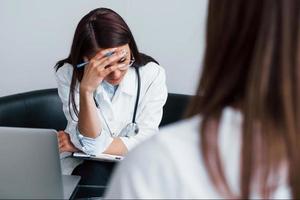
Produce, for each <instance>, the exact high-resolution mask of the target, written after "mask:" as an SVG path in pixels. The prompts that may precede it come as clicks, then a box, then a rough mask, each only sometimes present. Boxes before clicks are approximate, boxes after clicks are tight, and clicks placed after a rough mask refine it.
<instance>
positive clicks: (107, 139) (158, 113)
mask: <svg viewBox="0 0 300 200" xmlns="http://www.w3.org/2000/svg"><path fill="white" fill-rule="evenodd" d="M72 73H73V68H72V66H71V65H70V64H65V65H64V66H63V67H61V68H60V69H59V70H58V71H57V72H56V73H55V74H56V80H57V84H58V94H59V97H60V98H61V100H62V103H63V111H64V114H65V116H66V118H67V120H68V125H67V127H66V129H65V131H66V132H67V133H69V134H70V138H71V141H72V143H73V144H74V145H75V146H76V147H77V148H78V149H80V150H82V151H84V152H86V153H89V154H94V155H96V154H98V153H102V152H103V151H105V150H106V148H107V147H108V146H109V145H110V143H111V142H112V140H113V137H118V135H119V134H120V132H121V130H122V129H123V128H124V127H125V126H126V125H127V124H128V123H130V122H131V121H132V117H133V112H134V104H135V101H136V95H137V75H136V72H135V69H134V68H129V69H128V71H127V73H126V74H125V76H124V79H123V80H122V82H121V83H120V85H119V87H118V89H117V91H116V93H115V95H114V97H113V99H112V101H111V100H110V99H109V97H108V95H107V93H106V92H105V91H104V89H103V87H102V85H101V84H100V85H99V87H98V88H97V90H96V92H95V97H96V100H97V102H98V103H99V107H100V109H98V114H99V117H100V120H101V122H100V123H101V125H102V131H101V134H100V136H98V137H97V138H96V139H91V138H87V137H84V138H83V140H82V141H83V144H84V146H85V149H83V148H82V145H81V144H80V142H79V140H78V135H77V134H76V131H77V130H76V127H77V122H76V121H74V120H73V119H72V118H71V116H70V110H69V105H68V104H69V91H70V84H71V78H72ZM140 76H141V91H140V100H139V103H138V108H137V115H136V123H137V124H138V126H139V133H138V134H137V135H136V136H133V137H129V138H128V137H121V140H122V141H123V142H124V144H125V146H126V147H127V149H128V150H131V149H132V148H133V147H134V146H136V145H137V144H138V143H140V142H142V141H143V140H145V139H147V138H149V137H150V136H152V135H154V134H155V133H157V132H158V126H159V123H160V121H161V118H162V113H163V110H162V109H163V105H164V104H165V102H166V99H167V87H166V78H165V70H164V69H163V68H162V67H161V66H159V65H157V64H156V63H154V62H149V63H148V64H146V65H145V66H142V67H140ZM75 100H76V104H77V105H79V85H77V87H76V94H75ZM78 108H79V106H78ZM72 112H73V113H74V111H73V109H72V106H71V113H72ZM100 112H102V113H100ZM103 116H104V117H105V119H106V121H107V124H108V126H106V123H105V122H104V119H103ZM73 118H74V119H75V120H78V119H77V117H76V116H75V114H74V115H73ZM109 129H110V130H111V132H112V133H113V137H112V136H111V134H110V131H109Z"/></svg>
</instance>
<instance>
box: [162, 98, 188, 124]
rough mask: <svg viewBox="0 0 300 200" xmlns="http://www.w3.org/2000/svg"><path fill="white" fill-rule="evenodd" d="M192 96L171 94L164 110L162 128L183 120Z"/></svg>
mask: <svg viewBox="0 0 300 200" xmlns="http://www.w3.org/2000/svg"><path fill="white" fill-rule="evenodd" d="M191 98H192V96H190V95H185V94H174V93H169V94H168V99H167V102H166V104H165V106H164V108H163V110H164V112H163V117H162V120H161V122H160V127H162V126H165V125H168V124H171V123H174V122H177V121H179V120H181V119H182V118H183V115H184V114H185V111H186V109H187V106H188V104H189V102H190V100H191Z"/></svg>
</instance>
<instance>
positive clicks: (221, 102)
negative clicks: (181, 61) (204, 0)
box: [106, 0, 300, 199]
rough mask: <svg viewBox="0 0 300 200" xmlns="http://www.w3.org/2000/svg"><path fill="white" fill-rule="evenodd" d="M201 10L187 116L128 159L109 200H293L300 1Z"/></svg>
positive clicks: (298, 164)
mask: <svg viewBox="0 0 300 200" xmlns="http://www.w3.org/2000/svg"><path fill="white" fill-rule="evenodd" d="M208 9H209V13H208V21H207V33H206V50H205V57H204V63H203V66H204V69H203V71H202V77H201V80H200V82H199V86H198V90H197V93H196V95H195V98H194V100H193V102H192V103H191V105H190V109H189V111H188V117H189V118H188V119H186V120H184V121H182V122H180V123H178V124H174V125H171V126H169V127H167V128H165V129H164V130H162V133H163V134H159V135H156V136H154V137H152V138H151V139H150V140H148V141H146V142H145V143H143V144H142V145H140V146H138V147H137V148H136V149H135V150H134V151H132V152H131V153H129V155H128V157H127V158H126V159H125V160H124V161H123V162H122V163H121V165H119V166H118V169H117V170H116V173H115V174H114V176H113V178H112V180H111V183H110V187H109V189H108V191H107V193H106V198H189V199H192V198H206V199H207V198H285V199H287V198H300V172H299V169H300V156H299V150H298V148H299V146H300V135H299V133H300V125H299V122H300V116H299V115H300V96H299V95H300V78H299V75H300V63H299V62H300V60H299V59H298V57H299V55H300V28H299V23H300V10H299V9H300V1H299V0H286V1H275V0H264V1H261V0H251V1H240V0H231V1H230V2H228V0H210V3H209V8H208Z"/></svg>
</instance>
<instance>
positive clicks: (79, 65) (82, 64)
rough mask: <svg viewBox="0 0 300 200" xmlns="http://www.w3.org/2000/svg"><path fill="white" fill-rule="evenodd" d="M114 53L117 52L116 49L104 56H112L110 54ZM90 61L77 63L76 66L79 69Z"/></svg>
mask: <svg viewBox="0 0 300 200" xmlns="http://www.w3.org/2000/svg"><path fill="white" fill-rule="evenodd" d="M114 53H115V52H114V51H110V52H107V53H106V54H105V55H104V56H105V57H110V56H112V55H113V54H114ZM89 62H90V61H86V62H83V63H80V64H78V65H76V67H77V68H78V69H79V68H81V67H83V66H85V65H86V64H88V63H89Z"/></svg>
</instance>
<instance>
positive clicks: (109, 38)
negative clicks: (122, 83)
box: [55, 8, 157, 119]
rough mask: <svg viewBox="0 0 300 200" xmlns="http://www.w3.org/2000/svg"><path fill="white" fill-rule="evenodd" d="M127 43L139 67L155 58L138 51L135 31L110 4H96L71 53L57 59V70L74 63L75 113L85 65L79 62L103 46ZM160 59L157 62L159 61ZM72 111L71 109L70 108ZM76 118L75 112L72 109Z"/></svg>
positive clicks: (71, 101) (80, 25)
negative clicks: (78, 89)
mask: <svg viewBox="0 0 300 200" xmlns="http://www.w3.org/2000/svg"><path fill="white" fill-rule="evenodd" d="M125 44H128V45H129V48H130V50H131V54H132V56H133V57H134V58H135V62H134V64H133V66H132V67H140V66H143V65H145V64H146V63H148V62H151V61H152V62H156V61H155V60H154V59H153V58H152V57H150V56H147V55H145V54H142V53H140V52H139V51H138V48H137V45H136V43H135V40H134V38H133V35H132V33H131V31H130V29H129V27H128V25H127V24H126V22H125V21H124V20H123V18H122V17H121V16H120V15H119V14H117V13H116V12H114V11H113V10H111V9H108V8H97V9H94V10H92V11H90V12H89V13H88V14H87V15H85V16H84V17H83V18H82V19H81V20H80V22H79V23H78V25H77V28H76V30H75V34H74V38H73V42H72V47H71V52H70V54H69V56H68V57H67V58H65V59H63V60H60V61H58V62H57V63H56V65H55V69H56V71H57V70H58V69H59V68H60V67H62V66H63V65H64V64H65V63H69V64H71V65H72V66H73V76H72V81H71V85H70V95H69V108H70V105H72V108H73V110H74V114H75V115H76V116H78V108H77V106H76V103H75V88H76V85H77V84H78V82H80V81H81V79H82V77H83V72H84V71H83V69H77V67H76V65H77V64H79V63H82V62H83V58H84V57H90V56H92V55H95V53H96V52H97V51H98V50H99V49H100V48H101V49H106V48H113V47H117V46H122V45H125ZM156 63H157V62H156ZM69 110H70V111H71V109H69ZM70 115H71V117H72V119H74V118H73V114H72V113H71V112H70Z"/></svg>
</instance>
